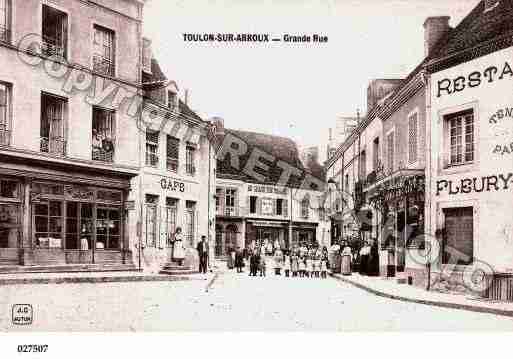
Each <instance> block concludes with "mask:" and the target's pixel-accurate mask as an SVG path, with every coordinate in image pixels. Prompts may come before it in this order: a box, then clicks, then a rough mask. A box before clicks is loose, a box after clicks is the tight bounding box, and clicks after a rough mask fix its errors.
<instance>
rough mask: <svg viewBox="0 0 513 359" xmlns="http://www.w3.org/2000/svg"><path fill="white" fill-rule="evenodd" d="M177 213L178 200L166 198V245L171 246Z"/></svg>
mask: <svg viewBox="0 0 513 359" xmlns="http://www.w3.org/2000/svg"><path fill="white" fill-rule="evenodd" d="M177 213H178V199H176V198H170V197H167V198H166V219H165V224H166V228H165V230H166V234H167V242H166V243H167V245H168V246H170V245H171V238H172V237H171V236H172V234H173V233H175V232H176V215H177Z"/></svg>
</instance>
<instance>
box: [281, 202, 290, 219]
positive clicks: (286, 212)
mask: <svg viewBox="0 0 513 359" xmlns="http://www.w3.org/2000/svg"><path fill="white" fill-rule="evenodd" d="M282 206H283V208H282V213H283V216H284V217H288V216H289V201H288V200H286V199H284V200H283V202H282Z"/></svg>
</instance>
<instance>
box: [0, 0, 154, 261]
mask: <svg viewBox="0 0 513 359" xmlns="http://www.w3.org/2000/svg"><path fill="white" fill-rule="evenodd" d="M143 5H144V3H143V2H142V1H135V0H134V1H114V0H112V1H107V0H105V1H102V2H101V3H97V2H84V1H79V0H70V1H62V0H56V1H51V2H50V1H42V0H27V1H12V0H3V1H0V8H1V10H2V18H1V20H0V21H1V22H2V23H1V24H0V37H1V39H0V63H1V64H2V66H0V68H1V70H0V96H1V115H0V183H1V185H0V186H1V190H0V211H1V215H0V218H1V221H0V265H2V266H4V267H5V266H17V267H18V269H20V266H23V267H26V268H28V267H29V266H30V267H31V268H32V269H34V268H36V269H37V268H43V269H44V268H48V266H55V265H58V266H59V268H62V267H63V266H64V267H65V268H67V269H71V268H73V266H74V265H84V264H86V265H88V266H89V267H88V268H91V269H94V268H97V269H98V268H100V269H101V268H106V267H108V268H114V267H119V268H124V269H127V268H131V267H133V262H132V252H131V250H130V233H129V226H130V224H129V221H128V211H127V207H126V203H127V198H128V196H129V195H130V179H131V178H133V177H134V176H136V175H137V172H138V159H137V158H138V152H137V148H136V147H135V146H134V145H133V139H134V138H137V135H138V130H137V124H136V123H137V121H136V119H137V116H133V115H132V112H133V111H131V109H130V103H131V102H130V99H131V98H134V99H135V98H137V97H138V96H137V95H138V93H139V89H140V84H141V22H142V8H143ZM127 55H130V56H127ZM121 59H123V60H122V61H121ZM106 88H107V90H105V89H106ZM98 89H104V91H103V92H102V91H100V90H98ZM108 91H110V92H108ZM114 93H116V94H120V93H121V94H122V96H123V98H120V97H119V96H118V97H116V96H112V97H113V98H114V99H112V98H111V99H110V100H109V99H107V98H106V97H108V96H106V95H113V94H114ZM115 99H118V100H120V99H121V100H123V99H127V101H124V102H123V103H121V101H116V100H115ZM20 270H23V268H21V269H20Z"/></svg>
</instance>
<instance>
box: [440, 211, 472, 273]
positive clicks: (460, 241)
mask: <svg viewBox="0 0 513 359" xmlns="http://www.w3.org/2000/svg"><path fill="white" fill-rule="evenodd" d="M444 215H445V238H444V242H443V243H444V245H443V247H444V250H443V261H442V263H443V264H448V263H450V264H462V265H468V264H472V262H473V257H474V218H473V217H474V216H473V207H459V208H446V209H444ZM451 256H456V257H452V258H451Z"/></svg>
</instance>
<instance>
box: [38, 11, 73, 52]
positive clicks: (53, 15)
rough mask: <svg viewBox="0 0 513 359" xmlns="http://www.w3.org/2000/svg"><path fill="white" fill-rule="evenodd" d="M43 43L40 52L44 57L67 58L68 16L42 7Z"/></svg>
mask: <svg viewBox="0 0 513 359" xmlns="http://www.w3.org/2000/svg"><path fill="white" fill-rule="evenodd" d="M42 34H43V41H42V43H41V52H42V54H43V55H45V56H59V57H62V58H66V57H67V47H68V15H66V13H64V12H62V11H59V10H57V9H54V8H52V7H50V6H47V5H43V31H42Z"/></svg>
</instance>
